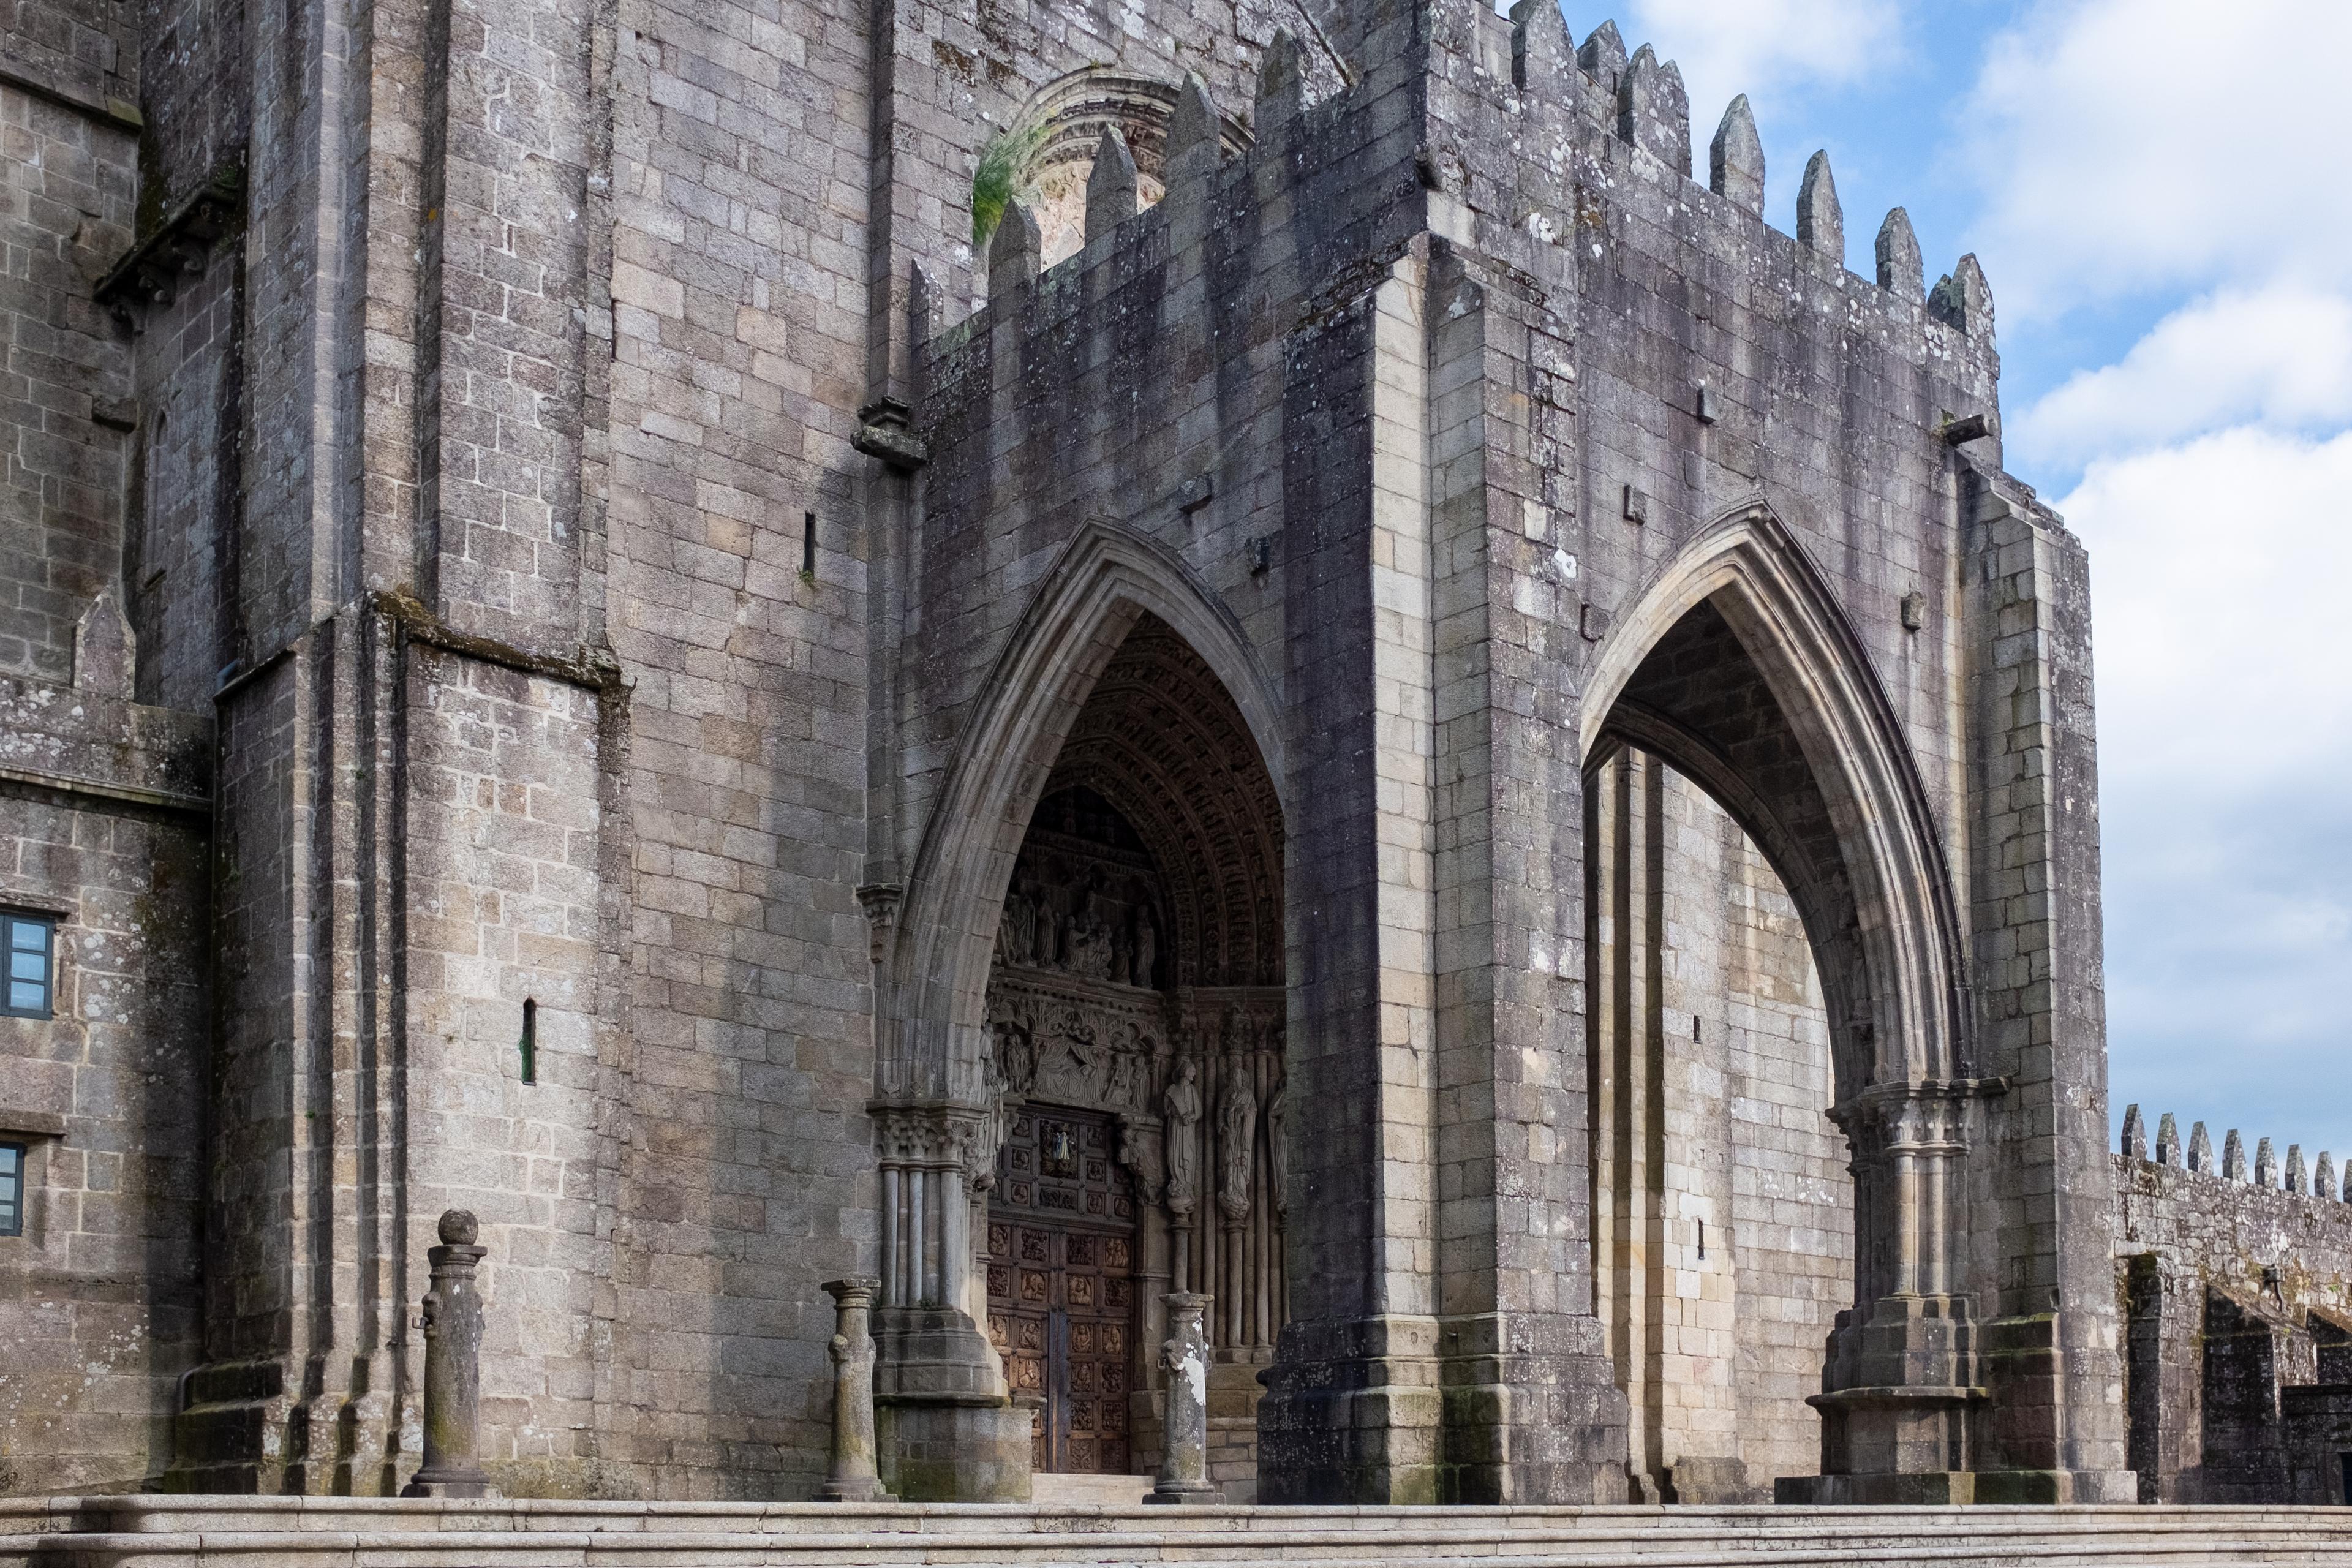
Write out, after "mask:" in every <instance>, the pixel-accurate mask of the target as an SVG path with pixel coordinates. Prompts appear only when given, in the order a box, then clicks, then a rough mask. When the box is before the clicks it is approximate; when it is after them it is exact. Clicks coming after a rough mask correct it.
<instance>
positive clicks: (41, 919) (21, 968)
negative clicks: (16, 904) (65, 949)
mask: <svg viewBox="0 0 2352 1568" xmlns="http://www.w3.org/2000/svg"><path fill="white" fill-rule="evenodd" d="M0 937H5V939H6V942H7V949H6V951H7V954H8V994H7V996H6V998H5V1000H6V1002H7V1004H8V1005H6V1006H5V1007H0V1014H5V1015H7V1016H9V1017H12V1018H47V1017H50V1016H53V1015H54V1014H55V1012H56V1006H57V991H58V922H57V920H56V918H55V917H54V916H50V915H32V914H25V913H22V912H20V911H17V910H0Z"/></svg>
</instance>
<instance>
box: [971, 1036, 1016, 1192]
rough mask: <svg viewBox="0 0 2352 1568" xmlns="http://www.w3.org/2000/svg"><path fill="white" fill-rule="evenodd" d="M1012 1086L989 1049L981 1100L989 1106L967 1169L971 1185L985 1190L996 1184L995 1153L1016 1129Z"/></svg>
mask: <svg viewBox="0 0 2352 1568" xmlns="http://www.w3.org/2000/svg"><path fill="white" fill-rule="evenodd" d="M1011 1088H1012V1086H1011V1085H1009V1084H1007V1083H1006V1082H1005V1081H1004V1071H1003V1068H1002V1067H1000V1066H999V1065H998V1063H997V1060H996V1053H994V1052H993V1051H992V1052H990V1053H989V1054H988V1055H987V1056H985V1057H982V1058H981V1062H980V1094H981V1103H982V1105H984V1106H986V1107H987V1110H986V1111H985V1113H984V1114H983V1115H982V1117H981V1121H980V1131H979V1133H978V1144H979V1146H978V1147H977V1148H975V1149H974V1150H973V1151H972V1156H973V1158H972V1168H971V1170H970V1171H969V1172H968V1173H967V1176H968V1178H969V1179H970V1181H971V1189H972V1191H974V1192H976V1193H984V1192H986V1191H988V1190H989V1189H990V1188H991V1187H993V1186H994V1185H995V1184H996V1153H997V1151H998V1150H1000V1149H1002V1148H1003V1147H1004V1140H1005V1138H1006V1137H1007V1136H1008V1135H1010V1134H1011V1132H1012V1131H1013V1106H1012V1103H1011V1100H1010V1099H1009V1090H1010V1089H1011Z"/></svg>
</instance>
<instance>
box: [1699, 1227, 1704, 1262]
mask: <svg viewBox="0 0 2352 1568" xmlns="http://www.w3.org/2000/svg"><path fill="white" fill-rule="evenodd" d="M1698 1257H1699V1261H1700V1262H1702V1263H1704V1262H1706V1221H1705V1220H1701V1221H1699V1222H1698Z"/></svg>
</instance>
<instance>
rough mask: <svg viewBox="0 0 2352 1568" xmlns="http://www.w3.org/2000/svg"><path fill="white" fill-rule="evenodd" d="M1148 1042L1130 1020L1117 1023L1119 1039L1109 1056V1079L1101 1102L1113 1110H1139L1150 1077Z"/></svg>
mask: <svg viewBox="0 0 2352 1568" xmlns="http://www.w3.org/2000/svg"><path fill="white" fill-rule="evenodd" d="M1150 1057H1151V1042H1150V1040H1147V1039H1145V1038H1144V1037H1143V1032H1142V1031H1141V1030H1140V1029H1138V1028H1137V1027H1136V1026H1134V1025H1133V1024H1122V1025H1121V1026H1119V1040H1118V1046H1117V1047H1115V1049H1114V1052H1113V1055H1112V1057H1111V1058H1110V1082H1109V1086H1108V1088H1107V1089H1105V1090H1104V1091H1103V1100H1104V1103H1106V1104H1107V1105H1108V1106H1109V1107H1110V1109H1111V1110H1142V1109H1143V1100H1144V1095H1145V1093H1146V1091H1147V1089H1148V1088H1149V1086H1150V1081H1151V1064H1150Z"/></svg>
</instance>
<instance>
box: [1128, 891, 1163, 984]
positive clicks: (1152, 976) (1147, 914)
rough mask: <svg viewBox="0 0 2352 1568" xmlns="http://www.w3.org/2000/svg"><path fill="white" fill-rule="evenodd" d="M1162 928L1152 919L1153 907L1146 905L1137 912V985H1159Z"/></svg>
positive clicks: (1135, 970) (1135, 972)
mask: <svg viewBox="0 0 2352 1568" xmlns="http://www.w3.org/2000/svg"><path fill="white" fill-rule="evenodd" d="M1159 963H1160V928H1159V927H1158V926H1157V925H1156V924H1154V923H1153V921H1152V919H1151V906H1150V904H1145V905H1143V906H1142V907H1141V908H1139V909H1138V910H1136V911H1135V968H1134V975H1135V984H1138V985H1142V986H1147V987H1148V986H1153V985H1157V984H1159V979H1158V976H1157V973H1156V972H1157V970H1158V967H1159Z"/></svg>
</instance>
